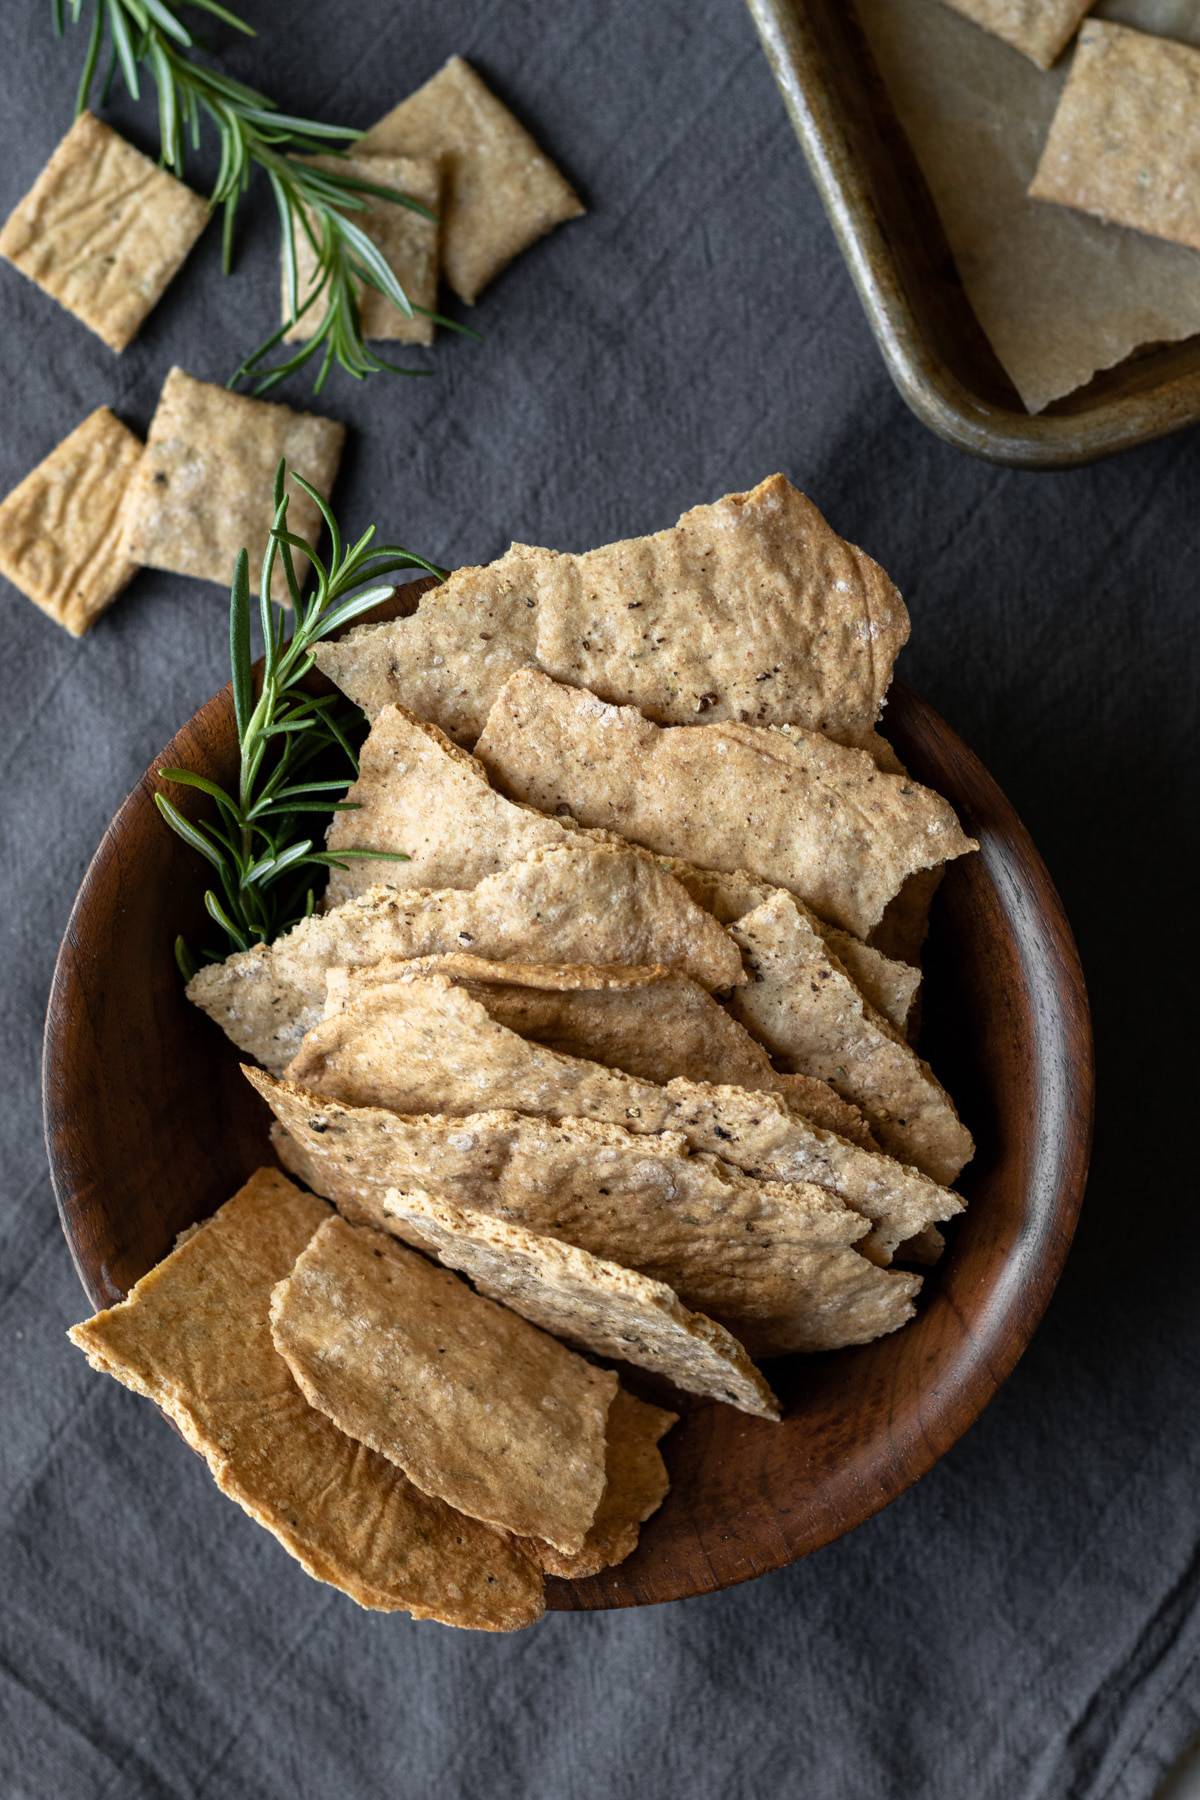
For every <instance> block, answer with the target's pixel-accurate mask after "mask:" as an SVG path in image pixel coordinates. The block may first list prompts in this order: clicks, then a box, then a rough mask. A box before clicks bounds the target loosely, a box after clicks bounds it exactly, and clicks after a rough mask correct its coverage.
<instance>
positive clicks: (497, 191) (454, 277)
mask: <svg viewBox="0 0 1200 1800" xmlns="http://www.w3.org/2000/svg"><path fill="white" fill-rule="evenodd" d="M355 148H356V150H358V151H359V152H360V153H361V152H367V153H370V154H374V155H378V154H382V155H387V156H396V155H400V156H436V157H437V158H438V159H439V160H440V161H441V163H442V167H443V171H444V177H445V193H444V198H443V202H442V218H441V226H442V244H441V254H442V263H443V266H444V268H445V271H446V279H447V281H448V282H449V283H450V286H451V287H452V288H453V289H454V291H455V293H456V294H457V295H458V296H459V298H460V299H461V300H465V301H467V303H468V304H471V303H472V302H474V301H475V300H477V299H478V298H479V295H480V294H481V293H482V292H483V289H484V288H485V287H486V286H487V284H488V282H489V281H492V280H494V279H495V277H496V276H497V275H498V274H499V273H500V271H501V269H503V268H504V267H505V266H506V265H507V264H508V263H510V262H511V261H512V260H513V258H514V257H515V256H519V255H520V254H521V252H522V250H527V249H528V248H529V246H530V245H531V244H535V243H536V242H537V240H538V239H539V238H541V237H544V236H545V235H546V233H547V232H548V231H552V230H553V229H554V227H555V226H556V225H560V224H562V223H564V221H566V220H567V219H574V218H577V217H578V216H579V214H580V213H582V212H583V210H584V208H583V204H582V202H581V201H580V199H579V197H578V195H577V194H576V193H575V192H574V191H573V189H572V188H571V187H570V185H569V184H568V183H567V182H566V181H565V180H564V178H563V177H562V175H560V174H559V172H558V170H557V169H556V168H555V166H554V164H553V163H552V162H551V161H550V158H549V157H548V156H547V155H546V154H545V152H544V151H542V150H541V149H539V147H538V145H537V144H536V143H535V142H534V140H533V138H532V137H530V135H529V133H528V132H527V131H526V130H525V128H524V126H523V125H521V124H519V123H518V122H517V120H516V119H515V118H514V117H513V115H512V113H511V112H510V111H509V110H508V108H507V107H506V106H504V105H503V104H502V102H501V101H500V100H498V99H497V97H496V95H495V94H493V93H492V91H491V89H490V88H489V87H488V86H487V85H486V83H485V82H483V81H482V80H481V79H480V77H479V75H478V74H477V73H476V71H475V70H474V69H473V68H472V67H471V65H470V63H468V62H465V61H464V60H463V58H462V57H461V56H452V57H451V58H450V60H449V61H448V62H447V63H445V64H444V65H443V66H442V68H441V69H439V70H438V72H437V74H436V75H434V76H432V77H431V79H430V80H429V81H427V82H426V83H425V85H424V87H420V88H418V89H417V90H416V92H415V93H413V94H410V95H409V96H408V98H407V99H406V100H402V101H401V102H400V104H399V105H398V106H394V107H393V108H392V110H391V112H389V113H386V114H385V115H384V117H383V118H382V119H379V120H378V121H377V122H376V123H375V124H374V125H372V126H371V128H370V130H369V131H367V132H365V133H364V134H363V136H362V137H361V138H359V140H358V142H357V144H356V146H355Z"/></svg>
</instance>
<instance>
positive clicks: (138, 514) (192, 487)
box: [125, 368, 346, 600]
mask: <svg viewBox="0 0 1200 1800" xmlns="http://www.w3.org/2000/svg"><path fill="white" fill-rule="evenodd" d="M345 436H346V428H345V426H344V425H338V424H336V423H335V422H334V420H332V419H323V418H321V417H320V416H319V415H318V414H316V413H300V412H293V411H292V409H291V407H290V406H280V405H278V404H277V403H276V402H274V401H270V400H251V399H249V398H248V397H247V396H246V395H245V394H231V393H230V392H229V390H228V388H223V387H215V386H213V384H212V383H211V382H207V381H195V380H193V378H192V377H191V376H190V375H186V374H185V373H184V372H183V370H182V369H178V368H176V369H172V370H171V372H170V374H169V375H168V376H167V379H166V381H165V382H164V383H163V390H162V394H161V396H160V398H159V402H158V408H157V411H156V412H155V414H154V417H153V419H152V420H151V421H150V431H149V435H148V437H147V439H146V454H145V456H144V457H143V459H142V462H141V465H140V466H139V468H138V470H137V473H136V475H135V477H134V479H133V482H132V483H131V485H130V489H129V498H128V500H127V502H126V509H125V517H126V528H127V531H128V540H127V548H128V551H129V554H130V555H131V556H133V557H136V559H137V560H138V561H139V562H142V563H145V564H147V565H148V566H149V567H150V568H152V569H168V570H170V571H172V572H173V573H175V574H177V575H198V576H199V577H200V578H201V580H203V581H216V582H219V583H220V585H221V586H222V587H226V588H227V587H228V586H229V583H230V581H231V580H232V578H233V565H234V561H235V559H236V557H237V553H238V551H239V550H242V549H245V550H248V551H249V552H250V586H251V590H252V592H254V593H257V592H258V584H259V578H260V574H261V570H262V559H263V551H264V549H265V548H266V542H267V534H268V530H269V527H270V522H271V517H272V514H273V512H274V492H275V469H276V466H277V464H278V462H279V459H280V457H281V456H285V457H286V458H287V462H288V467H289V469H292V470H294V471H295V472H296V474H298V475H303V477H304V479H305V480H306V481H309V482H311V483H312V485H313V487H315V488H316V489H317V490H318V492H319V493H322V494H326V495H327V494H329V492H330V490H331V489H332V487H333V483H334V479H335V477H336V475H337V469H338V463H339V461H340V459H341V454H342V444H343V442H344V440H345ZM289 492H290V494H291V505H290V507H289V509H288V528H289V530H291V531H293V532H295V533H296V534H297V535H298V536H299V537H303V538H307V539H309V541H310V542H312V541H315V539H316V537H317V535H318V533H319V531H320V528H321V515H320V513H319V512H318V511H317V508H316V507H315V506H314V505H313V502H312V501H311V500H310V499H309V498H308V495H307V494H304V493H302V492H301V491H300V489H299V488H297V487H296V486H295V484H293V485H292V486H291V488H290V489H289ZM307 566H308V565H307V563H306V562H305V560H304V558H303V557H298V558H297V560H296V573H297V575H298V576H299V577H300V579H301V581H303V579H304V574H305V570H306V569H307ZM286 595H287V584H286V582H285V581H284V578H283V572H282V570H281V569H280V568H279V567H278V566H276V569H275V573H274V576H273V579H272V582H271V597H272V599H275V600H282V599H284V598H286Z"/></svg>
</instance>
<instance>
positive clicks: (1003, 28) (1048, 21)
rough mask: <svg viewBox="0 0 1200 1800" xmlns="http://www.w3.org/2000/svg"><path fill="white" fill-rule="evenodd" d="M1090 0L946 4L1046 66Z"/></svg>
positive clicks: (1075, 27)
mask: <svg viewBox="0 0 1200 1800" xmlns="http://www.w3.org/2000/svg"><path fill="white" fill-rule="evenodd" d="M1092 4H1093V0H946V5H947V6H950V7H952V8H953V10H954V11H955V12H956V13H961V14H962V16H963V18H964V19H970V20H971V21H972V23H973V24H975V25H982V26H983V28H984V30H985V31H990V32H991V33H992V34H993V36H995V37H998V38H1002V39H1003V41H1004V42H1005V43H1006V44H1009V45H1011V47H1012V48H1013V49H1014V50H1019V51H1020V52H1021V54H1022V55H1023V56H1027V57H1029V59H1030V61H1031V62H1035V63H1036V64H1037V65H1038V68H1039V69H1049V68H1050V67H1051V66H1052V65H1053V64H1054V63H1056V62H1057V61H1058V58H1059V57H1060V56H1061V55H1062V52H1063V51H1064V50H1065V49H1066V47H1067V45H1068V43H1069V42H1070V40H1071V39H1072V38H1073V37H1074V35H1075V33H1076V31H1077V30H1078V29H1079V22H1080V20H1081V19H1082V18H1083V15H1084V14H1085V13H1086V12H1087V10H1088V8H1089V7H1090V6H1091V5H1092Z"/></svg>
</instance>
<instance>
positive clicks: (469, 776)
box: [325, 706, 572, 907]
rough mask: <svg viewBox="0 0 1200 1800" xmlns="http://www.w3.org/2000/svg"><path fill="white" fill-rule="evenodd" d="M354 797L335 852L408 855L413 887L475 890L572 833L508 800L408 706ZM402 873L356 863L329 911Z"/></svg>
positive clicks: (340, 818)
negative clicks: (356, 849) (359, 848)
mask: <svg viewBox="0 0 1200 1800" xmlns="http://www.w3.org/2000/svg"><path fill="white" fill-rule="evenodd" d="M346 799H347V800H348V801H350V802H351V803H352V804H353V805H354V806H355V807H356V808H357V811H354V812H342V813H335V814H334V816H333V821H332V823H331V824H330V827H329V832H328V835H327V837H326V847H327V848H328V849H329V850H331V851H332V852H333V853H334V855H335V856H336V854H337V852H338V849H339V848H340V847H341V846H343V845H345V846H346V847H348V848H352V847H353V846H355V845H358V844H363V845H369V846H370V847H371V848H372V849H374V850H388V851H403V852H404V854H405V855H406V856H407V857H408V858H409V861H408V863H407V864H406V865H404V868H403V875H404V880H405V882H406V883H410V882H411V883H412V884H413V885H419V886H421V887H430V888H435V887H437V888H441V887H454V888H471V887H475V886H476V884H477V883H478V882H480V881H482V880H483V878H484V877H485V876H486V875H494V874H495V873H496V872H497V871H498V870H500V869H506V868H508V866H509V864H510V863H514V862H516V861H517V860H518V858H520V857H522V856H526V855H528V854H529V852H530V851H531V850H536V849H539V848H542V847H543V846H548V845H551V844H561V843H564V842H566V840H567V839H568V838H569V837H570V836H571V835H572V833H571V830H570V829H569V827H568V826H566V825H564V824H563V823H562V822H561V821H560V820H558V819H547V818H544V817H543V816H542V815H541V814H540V813H538V812H535V811H534V810H533V808H532V807H528V806H517V805H515V804H514V802H513V801H511V800H506V799H505V798H504V796H503V795H502V794H498V793H497V792H496V791H495V790H494V788H493V787H492V786H491V784H490V783H489V781H488V778H487V774H486V772H485V771H484V769H483V767H482V765H481V764H480V763H478V762H476V760H475V758H474V757H473V756H468V755H467V752H466V751H465V750H460V749H459V748H458V747H457V746H456V745H455V744H453V743H451V741H450V739H449V738H448V737H447V736H446V735H445V733H444V732H442V731H439V730H438V728H437V726H436V725H428V724H425V723H424V722H423V721H422V720H420V719H418V718H416V717H415V716H414V714H412V713H410V712H408V711H407V710H406V709H405V708H404V707H402V706H388V707H385V708H384V710H383V711H382V712H381V713H380V714H379V716H378V718H377V719H376V720H375V722H374V724H373V725H372V727H371V730H370V732H369V734H368V736H367V740H366V742H365V744H364V745H363V747H362V750H361V751H360V753H359V761H358V780H357V781H356V782H355V783H354V784H353V786H352V787H351V788H350V789H349V791H348V793H347V795H346ZM396 872H397V865H396V864H395V863H386V862H376V861H374V860H373V859H372V858H371V857H362V858H361V859H360V858H356V859H355V860H354V861H352V862H351V863H350V865H349V867H347V868H345V869H333V870H331V872H330V876H329V886H328V888H327V889H326V893H325V905H326V907H333V906H337V905H340V904H341V902H342V901H343V900H349V899H350V898H351V897H352V896H353V895H355V894H362V893H365V892H366V890H367V889H368V888H371V887H375V886H377V885H378V884H380V883H383V884H385V885H392V884H393V883H394V881H395V878H396Z"/></svg>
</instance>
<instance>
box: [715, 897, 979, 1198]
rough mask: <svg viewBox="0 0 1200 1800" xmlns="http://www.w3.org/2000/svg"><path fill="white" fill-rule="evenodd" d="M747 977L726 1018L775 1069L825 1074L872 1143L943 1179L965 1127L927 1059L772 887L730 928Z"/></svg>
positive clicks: (957, 1162)
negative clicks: (857, 1113) (866, 1126)
mask: <svg viewBox="0 0 1200 1800" xmlns="http://www.w3.org/2000/svg"><path fill="white" fill-rule="evenodd" d="M730 930H731V932H732V935H733V937H734V939H735V941H736V942H737V943H738V944H739V945H740V947H741V950H742V954H743V957H744V959H745V962H746V967H747V970H748V972H749V974H750V980H749V981H748V982H747V984H746V986H745V987H744V988H739V989H738V990H737V991H736V993H735V994H734V995H733V996H732V997H731V999H730V1003H729V1004H730V1010H731V1011H732V1012H733V1014H734V1015H735V1017H737V1018H738V1019H740V1020H741V1021H742V1023H743V1024H744V1025H745V1026H746V1027H748V1029H749V1030H751V1031H753V1032H754V1034H755V1035H756V1037H757V1038H758V1039H759V1041H760V1042H761V1043H763V1044H765V1045H766V1046H767V1048H768V1049H769V1050H770V1051H771V1054H772V1055H773V1056H774V1057H775V1059H776V1061H777V1062H778V1063H779V1064H780V1065H781V1067H783V1068H785V1069H792V1070H795V1071H797V1072H799V1073H802V1074H806V1075H814V1076H817V1077H818V1078H819V1079H821V1080H825V1081H828V1082H829V1083H830V1085H831V1086H832V1087H833V1088H835V1089H836V1091H837V1092H838V1093H839V1094H841V1095H842V1096H843V1098H844V1099H848V1100H852V1101H853V1102H854V1104H855V1105H856V1106H858V1107H859V1108H860V1109H861V1110H862V1112H863V1113H864V1114H865V1115H866V1117H867V1119H868V1120H869V1122H870V1125H871V1129H872V1131H873V1133H874V1135H875V1137H876V1138H877V1139H878V1141H879V1143H880V1144H881V1145H882V1146H883V1148H884V1149H885V1150H887V1151H888V1152H889V1153H890V1154H891V1155H892V1156H895V1157H897V1158H899V1160H900V1161H901V1162H905V1163H911V1164H913V1165H914V1166H915V1167H916V1168H918V1169H920V1170H922V1171H923V1172H924V1173H925V1174H926V1175H929V1176H931V1177H932V1179H933V1180H934V1181H937V1182H940V1183H941V1184H942V1185H943V1186H946V1187H948V1186H949V1185H950V1183H951V1182H953V1181H954V1180H955V1179H956V1178H957V1176H958V1175H959V1173H960V1171H961V1170H962V1168H963V1166H964V1164H965V1163H967V1162H968V1161H969V1160H970V1158H971V1156H972V1155H973V1154H974V1148H975V1146H974V1144H973V1142H972V1139H971V1134H970V1132H969V1131H968V1130H967V1128H966V1127H965V1125H963V1123H962V1122H961V1120H960V1119H959V1117H958V1114H957V1112H956V1111H955V1108H954V1103H953V1101H952V1100H951V1099H950V1096H949V1095H948V1094H947V1093H946V1090H945V1089H944V1088H943V1087H942V1085H941V1083H940V1082H939V1081H938V1079H937V1077H936V1076H935V1075H934V1073H933V1071H932V1069H931V1068H930V1067H929V1064H928V1063H927V1062H924V1061H923V1060H922V1059H921V1058H920V1057H918V1056H917V1055H916V1053H915V1051H914V1050H913V1049H912V1048H911V1046H910V1045H909V1044H908V1043H907V1042H906V1041H905V1039H904V1038H903V1037H902V1036H901V1035H900V1033H899V1032H898V1031H896V1029H895V1027H894V1026H892V1025H890V1024H889V1023H888V1021H887V1020H886V1019H885V1018H883V1016H882V1015H881V1014H880V1013H877V1012H876V1011H875V1009H874V1007H872V1006H871V1005H870V1004H869V1003H868V1002H867V1001H866V1000H864V999H863V996H862V994H861V993H860V992H859V990H858V988H857V987H856V986H855V984H854V982H853V981H852V980H851V979H850V976H849V975H848V974H847V972H846V970H845V969H844V968H843V966H842V965H841V963H840V962H839V961H838V959H837V957H836V956H834V955H833V953H832V952H831V950H830V949H829V946H828V945H827V944H826V942H825V941H824V939H823V938H822V937H821V936H820V934H819V933H818V932H817V931H815V930H814V928H813V926H812V924H811V923H810V921H809V918H808V917H807V915H806V914H805V912H804V911H803V910H802V909H801V908H799V907H798V906H797V905H796V904H795V903H794V902H793V900H792V899H791V897H790V896H789V895H787V894H785V893H781V892H780V893H776V894H774V895H773V896H772V897H771V899H770V900H769V901H767V902H766V903H765V904H764V905H762V906H760V907H758V908H757V909H756V910H755V911H754V912H750V913H747V914H746V915H745V916H744V917H743V918H741V919H739V920H738V921H737V922H736V924H734V925H732V926H731V927H730Z"/></svg>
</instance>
